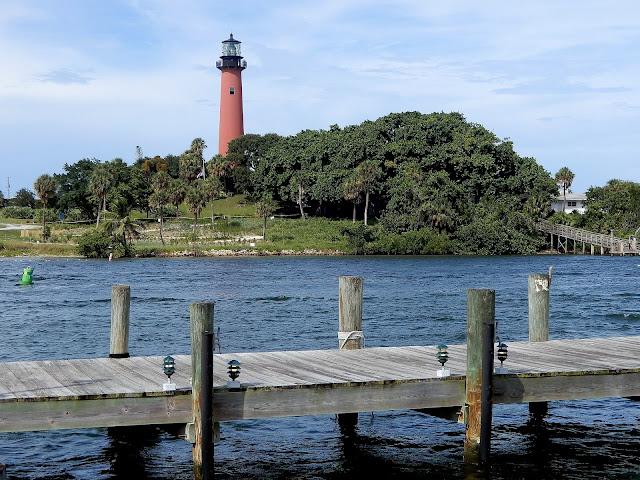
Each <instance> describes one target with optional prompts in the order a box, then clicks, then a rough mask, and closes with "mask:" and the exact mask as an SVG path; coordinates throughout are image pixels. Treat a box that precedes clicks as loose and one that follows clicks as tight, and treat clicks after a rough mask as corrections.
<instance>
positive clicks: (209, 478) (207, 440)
mask: <svg viewBox="0 0 640 480" xmlns="http://www.w3.org/2000/svg"><path fill="white" fill-rule="evenodd" d="M201 355H202V363H201V367H200V368H201V378H200V385H201V396H200V398H201V401H200V412H201V414H202V478H203V480H213V332H202V351H201Z"/></svg>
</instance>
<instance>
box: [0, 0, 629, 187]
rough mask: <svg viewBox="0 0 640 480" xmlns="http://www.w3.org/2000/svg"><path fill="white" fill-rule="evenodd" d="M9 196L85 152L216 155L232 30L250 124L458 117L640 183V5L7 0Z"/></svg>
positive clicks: (554, 167)
mask: <svg viewBox="0 0 640 480" xmlns="http://www.w3.org/2000/svg"><path fill="white" fill-rule="evenodd" d="M0 6H1V7H2V8H0V44H1V48H0V65H2V74H0V190H2V192H3V194H4V195H5V196H6V195H7V177H8V178H10V182H11V194H12V195H13V193H15V191H16V190H17V189H19V188H23V187H26V188H29V189H32V188H33V182H34V180H35V179H36V177H37V176H38V175H40V174H42V173H49V174H53V173H62V167H63V165H64V164H65V163H75V162H76V161H78V160H80V159H81V158H98V159H100V160H101V161H106V160H112V159H114V158H117V157H120V158H122V159H124V160H125V161H126V162H127V163H132V162H133V161H134V159H135V148H136V146H137V145H140V146H141V147H142V150H143V152H144V154H145V155H148V156H155V155H162V156H164V155H166V154H168V153H172V154H180V153H182V152H183V151H184V150H186V149H187V148H188V147H189V145H190V143H191V140H193V139H194V138H195V137H202V138H204V139H205V140H206V142H207V144H208V145H209V148H208V149H207V150H205V155H206V156H207V157H211V156H212V155H213V154H215V153H216V151H217V142H218V138H217V137H218V115H219V96H220V72H219V71H218V70H216V68H215V60H216V59H217V58H218V57H219V56H220V53H221V42H222V40H225V39H226V38H228V37H229V33H230V32H233V34H234V36H235V37H236V38H237V39H239V40H240V41H242V53H243V56H244V57H245V59H246V60H247V62H248V64H249V67H248V68H247V70H245V71H244V72H243V95H244V116H245V132H246V133H258V134H264V133H268V132H275V133H278V134H281V135H290V134H295V133H297V132H298V131H300V130H303V129H328V128H329V126H330V125H332V124H338V125H339V126H341V127H344V126H346V125H350V124H357V123H360V122H362V121H364V120H367V119H371V120H374V119H376V118H378V117H380V116H383V115H386V114H388V113H390V112H402V111H414V110H417V111H420V112H423V113H429V112H434V111H438V112H440V111H444V112H451V111H457V112H461V113H462V114H463V115H465V117H466V118H467V120H468V121H470V122H474V123H479V124H482V125H484V126H485V127H486V128H487V129H489V130H491V131H492V132H494V133H495V134H496V135H497V136H498V137H500V138H509V139H510V140H512V141H513V143H514V147H515V150H516V151H517V152H518V153H519V154H520V155H522V156H529V157H534V158H535V159H536V160H537V161H538V163H540V164H541V165H543V166H544V167H545V168H546V169H547V170H548V171H549V172H551V173H552V174H554V173H555V172H556V171H558V170H559V169H560V168H561V167H563V166H567V167H569V168H570V169H571V170H572V171H573V172H574V173H575V175H576V177H575V180H574V187H573V190H574V191H575V192H580V191H585V190H586V189H587V188H589V187H590V186H592V185H604V184H605V183H606V182H607V181H608V180H610V179H611V178H621V179H624V180H632V181H635V182H640V161H639V159H638V151H640V131H639V127H640V88H639V82H640V3H639V2H637V1H632V0H624V1H623V0H620V1H615V0H612V1H605V0H601V1H589V0H580V1H578V0H564V1H560V2H559V1H557V0H537V1H535V2H513V1H507V0H505V1H497V0H485V1H483V2H472V1H471V0H468V1H456V0H453V1H452V0H449V1H447V2H443V1H440V2H435V1H424V0H413V1H403V0H394V1H380V0H366V1H365V0H340V1H334V0H328V1H320V2H318V1H302V0H297V1H290V0H285V1H276V2H264V1H255V0H243V1H241V2H217V1H216V2H212V1H207V0H181V1H179V2H177V1H169V0H162V1H161V0H109V1H104V0H57V1H55V0H0Z"/></svg>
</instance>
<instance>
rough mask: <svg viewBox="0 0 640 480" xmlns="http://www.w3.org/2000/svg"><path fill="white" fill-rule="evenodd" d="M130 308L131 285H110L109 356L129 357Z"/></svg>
mask: <svg viewBox="0 0 640 480" xmlns="http://www.w3.org/2000/svg"><path fill="white" fill-rule="evenodd" d="M130 310H131V287H130V286H129V285H114V286H113V287H111V342H110V346H109V356H110V357H111V358H127V357H129V312H130Z"/></svg>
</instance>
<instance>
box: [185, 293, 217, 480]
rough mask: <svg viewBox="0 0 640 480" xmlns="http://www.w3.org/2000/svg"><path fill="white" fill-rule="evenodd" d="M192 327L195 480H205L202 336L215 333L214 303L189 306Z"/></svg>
mask: <svg viewBox="0 0 640 480" xmlns="http://www.w3.org/2000/svg"><path fill="white" fill-rule="evenodd" d="M189 316H190V326H191V396H192V402H193V403H192V406H193V431H194V440H195V443H194V445H193V478H194V480H204V478H205V477H203V468H202V453H203V452H202V445H203V439H202V421H203V420H202V411H201V409H200V405H201V396H202V384H201V376H202V334H203V333H204V332H207V331H208V332H213V302H199V303H192V304H191V305H189Z"/></svg>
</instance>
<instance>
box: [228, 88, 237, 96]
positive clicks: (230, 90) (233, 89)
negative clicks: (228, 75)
mask: <svg viewBox="0 0 640 480" xmlns="http://www.w3.org/2000/svg"><path fill="white" fill-rule="evenodd" d="M235 94H236V89H235V88H234V87H229V95H235Z"/></svg>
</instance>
